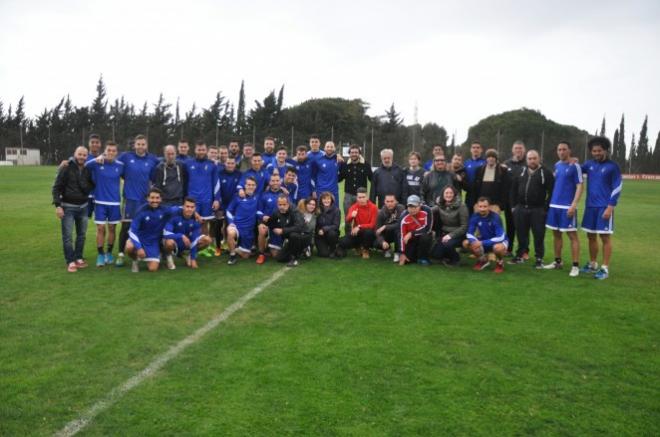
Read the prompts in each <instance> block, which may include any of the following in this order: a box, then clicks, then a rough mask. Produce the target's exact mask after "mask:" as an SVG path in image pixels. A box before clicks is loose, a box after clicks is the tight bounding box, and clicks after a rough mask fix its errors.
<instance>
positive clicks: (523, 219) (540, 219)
mask: <svg viewBox="0 0 660 437" xmlns="http://www.w3.org/2000/svg"><path fill="white" fill-rule="evenodd" d="M545 218H546V212H545V208H543V207H532V208H527V207H525V206H522V205H518V206H516V210H515V212H514V219H515V222H516V233H517V235H518V252H517V253H516V255H517V256H522V254H523V253H525V252H527V253H529V231H530V230H531V231H532V235H533V236H534V256H535V257H536V258H537V259H540V258H543V256H544V255H545V247H544V245H543V240H544V238H545Z"/></svg>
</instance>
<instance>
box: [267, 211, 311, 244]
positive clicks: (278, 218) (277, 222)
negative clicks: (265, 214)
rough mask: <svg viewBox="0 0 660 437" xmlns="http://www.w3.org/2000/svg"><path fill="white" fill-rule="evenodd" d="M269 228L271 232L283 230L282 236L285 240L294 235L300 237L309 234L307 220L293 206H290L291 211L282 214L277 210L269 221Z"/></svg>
mask: <svg viewBox="0 0 660 437" xmlns="http://www.w3.org/2000/svg"><path fill="white" fill-rule="evenodd" d="M268 228H269V229H271V230H273V229H277V228H280V229H282V236H283V237H284V238H288V237H289V236H290V235H291V234H293V233H296V234H300V235H305V234H308V232H307V227H306V226H305V218H304V217H303V215H302V213H301V212H300V211H298V210H297V209H296V208H293V207H292V206H289V210H288V211H287V212H285V213H281V212H280V211H279V210H278V209H276V210H275V212H274V213H273V215H272V216H270V219H269V220H268Z"/></svg>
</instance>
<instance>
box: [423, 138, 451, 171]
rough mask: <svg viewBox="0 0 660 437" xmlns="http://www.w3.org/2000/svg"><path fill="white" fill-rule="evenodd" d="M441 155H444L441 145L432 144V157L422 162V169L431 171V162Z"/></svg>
mask: <svg viewBox="0 0 660 437" xmlns="http://www.w3.org/2000/svg"><path fill="white" fill-rule="evenodd" d="M441 155H442V156H445V150H444V149H443V148H442V145H440V144H436V145H435V146H433V157H432V158H431V159H429V160H428V161H426V162H425V163H424V171H431V169H432V168H433V165H434V164H433V162H434V160H435V158H436V157H437V156H441ZM420 161H421V159H420Z"/></svg>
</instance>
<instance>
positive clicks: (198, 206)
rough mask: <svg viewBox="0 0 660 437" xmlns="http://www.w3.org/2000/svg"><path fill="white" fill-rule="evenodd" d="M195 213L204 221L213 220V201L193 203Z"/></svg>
mask: <svg viewBox="0 0 660 437" xmlns="http://www.w3.org/2000/svg"><path fill="white" fill-rule="evenodd" d="M195 211H196V212H197V214H199V215H200V216H202V219H204V220H213V219H214V218H215V212H214V211H213V201H208V202H200V201H197V202H195Z"/></svg>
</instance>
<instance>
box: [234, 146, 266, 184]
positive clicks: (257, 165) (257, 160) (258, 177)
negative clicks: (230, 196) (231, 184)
mask: <svg viewBox="0 0 660 437" xmlns="http://www.w3.org/2000/svg"><path fill="white" fill-rule="evenodd" d="M246 147H247V144H246ZM245 159H247V156H246V157H245V158H244V161H245ZM250 161H252V166H251V167H250V168H249V169H247V170H246V171H244V172H242V173H243V174H242V175H241V180H240V181H239V182H238V185H236V190H237V191H238V195H239V196H241V197H243V196H245V189H244V188H245V181H246V180H247V178H252V179H254V180H255V182H256V183H257V188H256V192H255V194H256V195H257V196H260V195H261V193H263V192H264V190H265V189H266V187H267V186H268V182H269V181H270V175H269V174H268V172H267V171H266V169H265V168H264V166H263V161H262V160H261V154H260V153H254V154H253V155H251V157H250Z"/></svg>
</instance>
